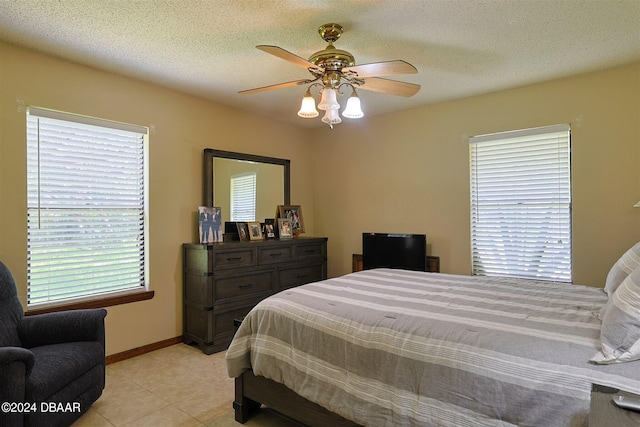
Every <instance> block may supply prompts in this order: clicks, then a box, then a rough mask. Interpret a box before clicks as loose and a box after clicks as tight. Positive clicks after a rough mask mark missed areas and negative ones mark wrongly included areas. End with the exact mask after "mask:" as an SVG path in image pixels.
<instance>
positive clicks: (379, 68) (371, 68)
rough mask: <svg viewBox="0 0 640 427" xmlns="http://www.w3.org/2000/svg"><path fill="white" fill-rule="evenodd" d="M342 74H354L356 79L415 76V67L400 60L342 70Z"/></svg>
mask: <svg viewBox="0 0 640 427" xmlns="http://www.w3.org/2000/svg"><path fill="white" fill-rule="evenodd" d="M342 72H343V73H344V72H354V73H356V74H358V77H362V78H364V77H373V76H391V75H394V74H415V73H417V72H418V70H417V69H416V67H414V66H413V65H411V64H409V63H408V62H406V61H403V60H401V59H398V60H395V61H383V62H373V63H371V64H362V65H355V66H353V67H347V68H343V69H342Z"/></svg>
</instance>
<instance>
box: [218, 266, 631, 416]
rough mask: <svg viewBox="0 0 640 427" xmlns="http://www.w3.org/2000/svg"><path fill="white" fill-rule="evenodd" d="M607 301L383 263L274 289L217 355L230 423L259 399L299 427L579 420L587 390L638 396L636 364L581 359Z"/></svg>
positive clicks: (597, 294) (591, 348) (557, 287)
mask: <svg viewBox="0 0 640 427" xmlns="http://www.w3.org/2000/svg"><path fill="white" fill-rule="evenodd" d="M637 276H638V278H639V279H640V272H639V273H638V274H637ZM638 283H640V280H638ZM617 292H620V291H617ZM610 299H611V297H610V296H609V295H607V293H605V292H603V290H602V289H599V288H592V287H586V286H580V285H568V284H557V283H549V282H538V281H531V280H527V281H523V280H518V279H508V278H487V277H480V276H460V275H449V274H440V273H425V272H416V271H405V270H395V269H374V270H366V271H361V272H357V273H351V274H347V275H345V276H342V277H338V278H333V279H328V280H325V281H321V282H316V283H311V284H308V285H304V286H300V287H298V288H293V289H289V290H286V291H282V292H280V293H279V294H276V295H273V296H271V297H269V298H267V299H265V300H263V301H262V302H260V303H259V304H258V305H257V306H256V307H255V308H254V309H253V310H252V311H251V312H250V313H249V314H248V315H247V317H246V318H245V319H244V321H243V322H242V324H241V325H240V327H239V329H238V331H237V332H236V335H235V337H234V340H233V341H232V343H231V345H230V347H229V349H228V351H227V354H226V361H227V369H228V373H229V375H230V376H231V377H235V378H236V380H235V381H236V397H235V401H234V407H235V408H236V420H237V421H239V422H242V423H243V422H245V421H246V420H247V419H248V417H249V416H250V415H251V413H252V411H253V410H254V409H256V408H258V407H259V406H260V404H264V405H267V406H270V407H273V408H274V409H275V410H278V411H280V412H284V413H285V414H286V415H288V416H290V417H292V418H294V419H296V420H298V421H301V422H302V423H304V424H307V425H331V426H334V425H345V426H346V425H362V426H511V425H514V426H515V425H517V426H548V427H552V426H563V427H565V426H586V425H587V424H588V417H589V400H590V391H591V386H592V384H594V383H596V384H600V385H603V386H608V387H615V388H618V389H622V390H626V391H629V392H632V393H640V361H637V360H636V361H627V362H624V363H610V362H616V361H615V360H606V361H603V359H602V355H601V357H600V362H601V363H600V364H599V363H594V362H593V361H592V359H593V360H597V358H598V357H597V355H598V354H601V344H600V341H601V336H600V334H601V327H602V320H601V317H602V315H603V314H604V313H605V312H604V311H603V308H604V307H605V305H606V303H607V302H608V301H609V300H610ZM607 306H608V305H607ZM638 320H639V321H640V319H638ZM623 360H624V359H623ZM602 363H604V364H602Z"/></svg>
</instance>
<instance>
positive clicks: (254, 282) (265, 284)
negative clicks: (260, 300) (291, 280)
mask: <svg viewBox="0 0 640 427" xmlns="http://www.w3.org/2000/svg"><path fill="white" fill-rule="evenodd" d="M274 276H275V272H274V271H273V270H272V269H270V270H265V271H259V272H254V273H250V274H243V275H240V276H230V277H218V278H217V279H216V285H215V286H216V302H220V301H221V300H224V299H228V298H235V297H241V296H246V295H252V294H257V293H262V292H267V293H271V292H272V291H273V284H274V283H275V277H274Z"/></svg>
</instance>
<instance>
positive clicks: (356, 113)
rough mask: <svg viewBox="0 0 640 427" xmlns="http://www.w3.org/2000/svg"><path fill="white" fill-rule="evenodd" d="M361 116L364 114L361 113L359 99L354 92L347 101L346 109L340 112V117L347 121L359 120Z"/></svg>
mask: <svg viewBox="0 0 640 427" xmlns="http://www.w3.org/2000/svg"><path fill="white" fill-rule="evenodd" d="M363 116H364V113H363V112H362V108H360V98H358V95H357V94H356V91H355V90H354V91H353V93H352V94H351V96H350V97H349V99H348V100H347V107H346V108H345V109H344V111H343V112H342V117H346V118H348V119H359V118H360V117H363Z"/></svg>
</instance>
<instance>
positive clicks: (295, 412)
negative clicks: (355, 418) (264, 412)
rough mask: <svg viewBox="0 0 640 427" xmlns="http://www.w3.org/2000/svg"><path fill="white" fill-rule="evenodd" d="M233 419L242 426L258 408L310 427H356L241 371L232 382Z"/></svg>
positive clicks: (283, 389)
mask: <svg viewBox="0 0 640 427" xmlns="http://www.w3.org/2000/svg"><path fill="white" fill-rule="evenodd" d="M235 387H236V389H235V400H234V402H233V409H235V419H236V421H237V422H239V423H241V424H244V423H245V422H247V421H248V420H249V419H250V418H251V416H252V415H253V414H254V413H255V412H256V411H258V410H260V407H261V405H265V406H266V407H268V408H269V409H271V410H273V411H275V412H277V413H278V414H279V415H281V416H283V417H284V418H287V419H289V420H290V421H293V422H295V423H298V424H301V425H306V426H308V425H313V426H314V427H316V426H317V427H359V426H358V424H355V423H354V422H352V421H349V420H347V419H345V418H343V417H341V416H340V415H337V414H334V413H333V412H330V411H328V410H326V409H325V408H323V407H322V406H320V405H318V404H316V403H313V402H311V401H309V400H307V399H305V398H304V397H301V396H299V395H298V394H296V393H295V392H294V391H292V390H291V389H289V388H287V387H286V386H284V385H282V384H279V383H277V382H275V381H272V380H270V379H268V378H265V377H261V376H257V375H254V374H253V371H245V372H244V373H243V374H242V376H240V377H237V378H236V380H235Z"/></svg>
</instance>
